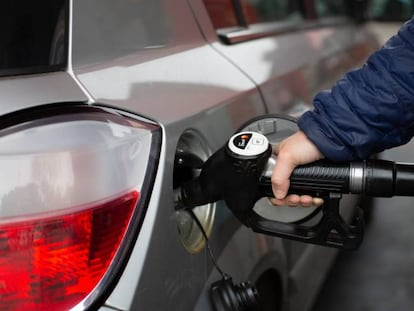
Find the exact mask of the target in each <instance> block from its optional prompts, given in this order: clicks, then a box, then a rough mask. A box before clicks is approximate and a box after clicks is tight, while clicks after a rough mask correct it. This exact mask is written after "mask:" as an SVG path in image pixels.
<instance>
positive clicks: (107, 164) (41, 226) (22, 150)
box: [0, 108, 157, 310]
mask: <svg viewBox="0 0 414 311" xmlns="http://www.w3.org/2000/svg"><path fill="white" fill-rule="evenodd" d="M93 109H96V108H93ZM85 110H86V109H85ZM80 111H81V112H79V113H75V114H64V115H59V116H50V117H48V118H43V119H41V120H38V119H36V120H33V121H30V122H23V123H22V124H19V125H16V126H14V127H12V130H11V131H10V128H8V129H7V130H4V131H3V132H7V133H6V135H4V136H2V135H1V134H0V146H2V142H4V145H3V147H5V146H7V145H9V146H11V148H7V149H3V147H0V148H1V151H0V169H2V168H4V169H6V168H7V167H9V169H11V168H13V169H14V170H15V171H16V172H17V174H16V175H14V176H13V175H10V177H9V178H8V185H7V186H5V187H4V188H3V189H1V182H0V310H67V309H70V308H73V307H74V306H79V305H81V307H87V306H88V305H90V304H91V299H89V300H88V302H87V303H85V299H86V298H87V297H90V295H91V293H93V292H94V291H95V290H96V289H97V288H98V287H99V285H101V287H102V284H101V280H102V279H103V277H104V275H106V274H107V273H108V271H109V270H110V267H111V263H112V262H113V260H114V258H115V257H116V256H117V253H118V251H119V249H120V247H121V246H122V244H123V238H124V236H125V234H127V231H128V230H130V231H131V229H129V225H130V223H131V221H133V220H134V219H137V218H139V217H138V216H137V214H140V213H141V214H142V211H139V210H138V209H137V208H136V206H137V202H138V201H139V199H140V191H141V188H142V187H143V185H144V180H145V176H144V175H145V174H146V167H147V165H148V162H149V160H150V159H149V158H150V151H151V142H152V139H151V138H152V135H153V131H154V130H155V129H156V128H157V127H156V126H155V125H154V124H151V123H144V122H143V121H138V120H136V119H133V118H130V117H126V116H122V115H117V114H114V113H113V112H108V111H104V110H99V109H97V110H94V111H92V112H90V111H89V110H87V111H83V109H80ZM79 128H81V130H82V134H83V137H79V136H78V134H79ZM59 129H63V130H62V133H61V134H62V135H64V136H63V137H65V139H66V142H60V141H59V140H56V138H57V137H58V136H60V135H57V136H56V131H57V130H59ZM92 137H93V139H91V138H92ZM85 138H86V139H85ZM24 142H25V143H26V144H22V143H24ZM33 142H37V143H39V144H40V145H39V146H37V143H33ZM42 143H43V144H45V145H42ZM85 143H87V144H85ZM137 144H138V145H139V147H138V146H137ZM44 159H47V161H46V162H44V161H43V160H44ZM56 164H58V165H56ZM10 166H12V167H10ZM48 166H51V167H48ZM39 168H41V169H39ZM34 172H35V173H37V174H33V173H34ZM133 175H135V176H133ZM65 178H66V179H67V180H62V179H65ZM85 179H86V180H85ZM75 181H77V183H76V182H75ZM141 216H142V215H141ZM124 247H126V246H125V245H124ZM98 292H99V294H101V293H102V288H99V291H98Z"/></svg>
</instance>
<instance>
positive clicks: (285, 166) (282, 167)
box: [272, 154, 296, 199]
mask: <svg viewBox="0 0 414 311" xmlns="http://www.w3.org/2000/svg"><path fill="white" fill-rule="evenodd" d="M295 167H296V165H295V164H294V163H292V162H291V161H290V160H289V157H285V156H283V154H279V156H278V158H277V161H276V165H275V167H274V168H273V172H272V190H273V193H274V195H275V197H276V199H284V198H285V197H286V195H287V193H288V190H289V186H290V181H289V177H290V175H291V174H292V171H293V170H294V169H295Z"/></svg>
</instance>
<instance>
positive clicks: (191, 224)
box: [173, 130, 216, 253]
mask: <svg viewBox="0 0 414 311" xmlns="http://www.w3.org/2000/svg"><path fill="white" fill-rule="evenodd" d="M211 154H212V151H211V149H210V148H209V147H208V144H207V142H206V141H205V139H204V138H203V137H202V136H201V135H200V134H199V133H198V132H197V131H194V130H187V131H185V132H184V133H183V135H182V136H181V137H180V139H179V141H178V144H177V149H176V153H175V158H174V174H173V178H174V179H173V188H174V190H175V191H176V190H177V189H180V187H181V186H182V185H183V184H184V183H185V182H188V181H190V180H192V179H194V178H197V177H198V176H199V175H200V172H201V168H202V167H203V164H204V162H205V161H206V160H207V159H208V158H209V157H210V155H211ZM215 205H216V204H215V203H207V204H202V205H200V206H197V207H195V208H194V209H193V212H194V214H195V215H196V216H197V218H198V219H199V221H200V223H201V225H202V226H203V228H204V231H205V233H206V234H207V236H210V234H211V229H212V227H213V221H214V213H215ZM175 216H176V221H177V227H178V232H179V235H180V239H181V242H182V244H183V246H184V247H185V249H186V250H187V251H188V252H190V253H197V252H199V251H201V250H202V249H203V248H204V247H205V245H206V240H205V238H204V237H203V233H202V232H201V230H200V229H199V227H198V225H197V223H196V222H195V220H194V218H193V217H192V215H191V214H190V213H189V212H188V211H187V210H183V209H177V210H176V212H175Z"/></svg>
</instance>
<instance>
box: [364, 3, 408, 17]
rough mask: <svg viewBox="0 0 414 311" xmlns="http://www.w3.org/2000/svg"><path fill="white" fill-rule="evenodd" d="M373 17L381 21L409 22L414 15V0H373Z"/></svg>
mask: <svg viewBox="0 0 414 311" xmlns="http://www.w3.org/2000/svg"><path fill="white" fill-rule="evenodd" d="M370 5H371V6H370V8H371V13H372V17H373V18H374V19H375V20H379V21H407V20H409V19H410V18H411V17H412V16H413V14H414V0H371V3H370Z"/></svg>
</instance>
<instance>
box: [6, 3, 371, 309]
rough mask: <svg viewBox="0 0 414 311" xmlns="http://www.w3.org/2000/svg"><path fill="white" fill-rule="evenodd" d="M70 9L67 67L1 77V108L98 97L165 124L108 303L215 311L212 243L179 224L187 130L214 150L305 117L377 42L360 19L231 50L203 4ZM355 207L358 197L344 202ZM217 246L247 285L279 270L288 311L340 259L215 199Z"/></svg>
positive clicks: (308, 298)
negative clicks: (177, 199) (197, 246)
mask: <svg viewBox="0 0 414 311" xmlns="http://www.w3.org/2000/svg"><path fill="white" fill-rule="evenodd" d="M69 4H70V5H69V7H70V15H69V16H70V23H69V25H70V29H69V32H68V33H69V36H70V38H69V47H70V51H69V53H68V55H69V57H70V59H69V60H68V68H67V72H56V73H45V74H37V75H28V76H19V77H15V78H14V77H12V78H10V77H9V78H2V79H1V80H0V90H1V92H2V99H1V101H2V106H1V107H2V112H3V113H8V112H12V111H16V110H20V109H24V108H27V107H34V106H37V105H42V104H50V103H57V102H70V101H77V102H84V103H85V104H86V103H89V104H93V103H94V102H97V103H103V104H106V105H110V106H113V107H117V108H119V109H123V110H128V111H131V112H132V113H135V114H138V115H141V116H144V117H148V118H150V119H151V120H155V122H158V123H159V125H160V127H161V128H162V135H163V136H162V144H161V153H160V158H159V163H158V168H157V174H156V178H155V183H154V185H153V188H152V192H151V198H150V201H149V205H148V208H147V212H146V215H145V219H144V221H143V224H142V227H141V229H140V233H139V235H138V238H137V241H136V242H135V245H134V247H133V250H132V253H131V255H130V257H129V260H128V263H127V264H126V267H125V269H124V270H123V271H122V274H121V275H120V276H119V281H118V282H117V284H116V285H115V287H114V289H113V290H112V291H111V293H110V295H109V297H108V298H107V300H106V302H105V305H104V306H103V307H102V310H112V309H116V310H138V309H146V310H180V311H186V310H188V311H189V310H198V311H201V310H212V308H211V304H210V301H209V298H208V291H209V286H210V285H211V283H212V282H214V281H216V280H217V279H219V277H220V276H219V274H218V273H217V271H216V270H215V269H214V266H213V263H212V261H211V258H210V257H209V255H208V252H207V250H205V249H204V250H203V251H201V252H199V253H197V254H192V253H190V252H188V251H186V249H185V248H184V246H183V245H182V243H181V240H180V236H179V234H178V229H177V220H176V213H175V206H174V205H175V204H174V189H173V174H174V161H175V154H176V149H177V144H178V142H179V139H180V137H181V136H182V135H183V133H185V132H186V131H188V130H191V131H194V132H195V133H197V135H199V136H200V138H202V141H203V142H205V144H206V145H207V147H208V150H209V153H210V154H211V153H213V152H214V151H215V150H217V149H218V148H220V147H221V146H222V145H223V144H224V143H225V142H226V140H227V139H228V138H229V137H230V136H231V135H232V134H233V133H234V132H235V131H236V130H237V129H238V128H239V127H240V126H242V125H243V124H244V123H245V122H246V121H248V120H249V119H251V118H254V117H258V116H260V115H263V114H265V113H267V112H271V113H275V112H276V113H283V114H290V115H293V116H299V115H300V114H301V113H302V112H303V111H304V110H306V109H309V108H311V98H312V96H313V94H314V93H315V92H316V91H317V90H320V89H321V88H322V87H326V86H329V85H330V84H331V83H332V82H333V81H334V79H336V78H337V77H338V76H339V75H340V74H341V73H342V72H343V71H344V70H347V69H350V68H351V67H353V66H357V64H359V63H360V62H362V61H363V59H364V58H365V57H366V56H367V54H368V53H369V51H370V50H372V48H373V47H374V45H375V43H374V41H370V40H371V39H370V38H369V33H368V32H366V33H365V30H361V27H360V26H357V25H355V24H354V23H352V22H349V23H347V24H343V25H339V26H335V27H334V26H326V27H316V28H312V29H307V30H301V31H297V32H295V33H283V34H279V35H272V36H270V37H263V38H260V39H256V40H251V41H246V42H242V43H239V44H236V45H225V44H223V43H221V42H220V41H219V40H218V39H217V34H216V32H215V29H214V28H213V26H212V24H211V22H210V19H209V17H208V15H207V12H206V10H205V7H204V5H203V2H202V0H193V1H190V0H188V1H187V0H176V1H167V0H128V1H124V2H123V3H122V5H119V1H116V0H99V1H98V0H82V1H81V0H73V1H69ZM355 33H357V35H356V36H355ZM355 55H356V56H358V57H359V58H358V57H357V58H354V56H355ZM351 57H352V58H353V59H352V61H351ZM356 204H357V197H347V198H346V199H345V200H344V202H343V205H344V206H348V205H351V206H355V205H356ZM210 241H211V247H212V249H213V251H214V253H215V254H216V257H217V259H218V263H219V265H220V266H221V267H222V269H223V270H225V271H226V272H228V273H229V274H231V276H232V277H233V278H234V280H235V281H236V282H240V281H245V280H247V279H250V280H252V281H256V280H257V279H258V278H259V277H260V276H261V275H262V274H263V273H265V272H267V271H269V270H272V271H277V273H278V275H279V276H280V278H281V288H282V290H281V291H282V293H278V295H282V297H281V300H282V310H283V311H287V310H291V311H294V310H307V309H309V308H310V306H311V305H312V301H313V299H314V297H315V294H316V293H317V291H318V288H319V286H320V285H321V283H322V282H323V279H324V277H325V276H326V273H327V272H328V270H329V266H330V264H331V262H332V260H333V258H334V256H335V254H336V250H332V249H326V248H322V247H318V246H313V245H310V246H309V245H304V244H301V243H298V242H291V241H285V240H282V239H279V238H274V237H268V236H264V235H260V234H255V233H253V232H252V231H251V230H249V229H248V228H245V227H242V226H241V225H240V223H239V222H238V221H237V220H236V219H235V218H234V217H233V216H232V214H231V213H230V211H229V210H228V209H227V208H226V207H225V206H224V203H223V202H218V203H217V204H216V215H215V220H214V226H213V231H212V233H211V237H210Z"/></svg>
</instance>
